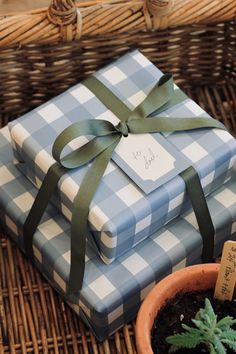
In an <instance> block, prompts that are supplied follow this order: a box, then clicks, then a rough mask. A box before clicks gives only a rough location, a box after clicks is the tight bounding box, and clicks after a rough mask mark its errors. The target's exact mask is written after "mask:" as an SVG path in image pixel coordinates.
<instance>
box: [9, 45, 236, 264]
mask: <svg viewBox="0 0 236 354" xmlns="http://www.w3.org/2000/svg"><path fill="white" fill-rule="evenodd" d="M158 80H159V81H158ZM170 81H171V79H170V76H168V75H167V76H164V77H161V73H160V71H159V70H158V69H157V68H155V67H154V66H153V65H152V64H151V63H150V62H149V61H148V60H147V59H146V58H145V57H144V56H143V55H142V54H141V53H139V52H138V51H134V52H132V53H129V54H127V55H125V56H124V57H122V58H121V59H119V60H118V61H117V62H115V63H113V64H111V65H110V66H108V67H106V68H105V69H102V70H101V71H99V72H98V73H97V74H96V75H95V77H91V78H89V79H87V80H86V81H84V82H83V83H82V84H79V85H77V86H76V87H74V88H72V89H70V90H69V91H67V92H66V93H65V94H63V95H61V96H59V97H57V98H56V99H54V100H53V101H52V102H49V103H47V104H45V105H43V106H41V107H40V108H38V109H36V110H35V111H33V112H31V113H29V114H27V115H26V116H24V117H22V118H20V119H19V120H18V121H16V122H13V123H11V125H10V129H11V136H12V139H13V147H14V152H15V157H16V158H17V160H18V162H19V163H18V165H19V167H20V168H21V171H23V172H24V173H25V174H26V175H27V176H28V177H29V178H30V179H31V180H32V181H33V183H35V185H37V186H39V185H40V184H41V182H42V180H44V185H43V188H41V189H44V194H42V196H41V204H42V201H43V200H45V199H46V198H47V194H49V190H52V189H54V187H55V186H56V185H57V182H58V181H59V188H58V189H59V202H58V201H57V202H56V203H57V205H58V204H59V207H60V208H61V210H62V212H63V213H64V215H66V216H67V217H68V219H70V218H71V213H72V211H73V208H74V204H75V205H76V200H77V192H78V190H79V192H78V194H79V200H80V206H79V209H78V210H77V209H75V211H73V213H74V215H75V216H74V220H75V222H73V218H72V235H73V233H76V232H78V233H81V234H82V235H79V236H80V237H79V238H78V239H79V240H81V239H82V238H83V240H84V241H83V245H80V247H78V250H77V251H76V252H77V258H78V255H79V257H83V252H82V251H81V250H82V249H83V248H84V247H85V235H84V234H85V233H86V232H87V231H86V225H87V213H88V220H89V222H90V227H91V234H92V235H93V236H94V244H95V245H96V247H97V248H98V250H99V253H100V254H101V256H102V258H103V260H106V261H107V262H109V261H112V260H114V259H115V258H116V257H118V256H119V255H121V254H123V253H124V252H126V251H127V249H130V248H131V247H133V246H134V245H135V244H137V243H139V242H140V241H141V240H143V239H144V238H146V237H147V236H149V235H150V234H152V233H153V232H155V231H156V230H158V229H159V228H160V227H162V226H163V225H164V224H166V223H168V222H169V220H171V219H173V218H175V217H177V216H178V215H179V214H180V212H181V211H183V210H185V209H186V208H187V206H188V203H187V202H188V200H187V198H185V193H184V192H185V185H184V183H183V180H182V179H181V178H180V176H181V177H182V178H183V179H184V181H185V183H187V182H186V178H185V177H184V174H183V172H184V171H186V168H187V167H189V166H191V165H193V166H194V167H195V169H196V170H197V172H198V174H199V176H200V178H201V183H202V185H203V188H204V192H205V194H209V193H210V192H211V191H213V190H214V189H216V188H217V187H218V186H219V185H220V184H222V183H224V182H225V181H226V180H229V179H230V178H231V172H232V166H233V162H234V160H235V154H236V143H235V140H234V139H233V137H232V136H231V135H230V134H229V133H227V132H226V131H224V130H222V128H223V127H222V125H221V124H220V123H219V122H216V121H215V120H213V119H211V118H210V117H208V116H207V115H206V113H205V112H204V111H202V110H201V109H200V107H198V106H197V105H196V104H195V103H194V102H192V101H191V100H190V99H188V98H187V97H186V96H185V95H184V94H183V93H182V92H181V91H180V90H179V89H178V88H177V87H175V90H174V86H173V84H172V85H169V84H170ZM172 91H173V95H172ZM172 96H173V97H172ZM145 97H146V98H145ZM122 101H124V103H122ZM140 102H141V103H140ZM149 116H151V117H150V118H148V119H146V117H149ZM117 117H119V119H120V123H118V122H119V119H118V118H117ZM155 117H158V118H155ZM173 117H174V118H173ZM89 118H96V119H91V120H89ZM191 118H193V119H191ZM86 119H88V121H86ZM101 119H103V120H101ZM104 119H105V120H108V121H109V120H110V121H115V123H116V125H113V124H112V123H109V122H107V121H104ZM173 119H174V121H175V122H174V127H173V124H172V123H173ZM157 120H158V127H157V126H156V123H157ZM189 120H190V123H189ZM117 121H118V122H117ZM71 123H73V124H72V125H71ZM117 123H118V124H117ZM204 127H208V128H209V127H212V128H214V127H217V128H219V129H210V130H208V129H203V128H204ZM195 128H201V129H200V130H198V131H195V130H193V129H195ZM64 129H65V131H64V132H63V133H61V132H62V131H63V130H64ZM173 130H175V131H177V132H175V133H172V131H173ZM180 131H181V132H180ZM157 132H158V133H157ZM167 132H169V133H167ZM60 133H61V134H60ZM129 133H132V134H129ZM137 133H138V134H140V133H141V134H142V138H140V137H139V138H138V139H139V140H138V143H139V145H141V146H142V144H143V145H145V144H151V143H152V144H153V140H155V141H156V144H158V143H159V145H161V144H162V145H163V147H164V150H165V154H166V155H163V156H168V159H169V160H171V161H172V160H173V161H174V163H173V161H172V165H171V166H172V167H171V168H170V169H169V170H168V169H167V171H165V168H166V166H165V167H164V165H163V164H161V163H160V160H159V154H158V153H157V154H156V153H154V152H153V149H155V148H156V146H155V144H154V148H153V145H147V153H145V154H144V153H143V151H142V149H143V147H142V148H141V149H140V148H138V149H137V140H136V142H135V141H134V138H132V139H133V140H132V141H133V144H134V145H132V144H131V145H130V140H129V139H130V138H128V139H127V142H123V145H122V147H120V145H121V144H119V147H118V148H119V151H118V150H117V149H116V150H115V152H116V154H115V157H114V156H113V151H114V149H115V147H116V146H117V144H118V142H120V138H121V137H122V136H127V135H128V134H129V135H133V134H137ZM143 133H155V134H153V135H152V136H153V137H154V139H153V140H152V138H151V135H150V134H143ZM160 133H162V134H160ZM58 134H60V135H59V138H57V135H58ZM81 135H82V136H83V138H85V136H86V135H95V136H96V138H95V139H94V140H93V141H92V142H89V143H88V144H86V145H85V146H83V147H81V148H78V145H77V146H73V139H74V138H76V137H77V136H81ZM163 136H164V137H165V138H163ZM56 138H57V139H56ZM62 138H63V139H62ZM55 139H56V141H55V143H54V145H53V149H52V143H53V141H54V140H55ZM147 139H148V140H147ZM150 139H151V140H152V141H151V142H150ZM68 144H69V145H70V146H71V147H72V152H71V150H69V155H65V156H64V157H62V158H61V152H62V150H63V149H64V147H65V146H66V145H68ZM135 144H136V145H135ZM133 146H135V148H134V147H133ZM124 147H126V150H127V151H128V152H129V151H130V153H131V155H132V157H133V160H134V161H135V164H137V165H138V163H139V165H140V155H141V157H143V158H144V161H145V164H143V165H144V166H145V167H144V170H145V168H146V169H149V168H150V169H149V171H150V170H151V167H152V168H153V166H154V167H155V163H156V170H155V171H154V172H153V174H154V175H158V173H159V172H158V171H162V172H163V171H164V172H166V174H164V172H163V175H162V176H160V178H159V179H158V180H157V181H154V182H155V183H156V182H158V183H159V184H158V183H157V184H155V183H154V182H153V181H151V182H150V178H149V179H148V178H146V180H145V181H141V182H140V174H141V173H143V171H142V170H141V172H140V171H138V173H137V171H132V168H131V172H130V166H129V163H130V165H131V167H132V164H133V165H134V163H133V161H132V160H131V159H130V157H129V158H128V157H127V153H126V152H125V148H124ZM144 148H145V147H144ZM67 153H68V151H67ZM51 154H52V155H53V158H52V155H51ZM161 155H162V154H160V156H161ZM68 156H69V157H68ZM111 156H112V158H113V159H114V161H115V162H116V164H118V166H119V167H121V169H122V170H123V171H124V172H125V174H124V173H123V172H122V171H121V169H119V168H118V167H117V166H115V165H114V164H113V163H110V164H109V165H108V169H107V170H106V171H105V176H104V178H103V179H102V182H101V183H100V184H99V182H100V178H101V176H102V175H103V172H104V170H105V169H106V166H107V164H108V162H109V160H110V158H111ZM94 157H95V161H94V162H93V163H92V167H91V168H90V170H89V171H88V172H86V170H87V168H88V166H87V165H86V164H88V163H89V162H91V161H92V160H93V158H94ZM168 159H167V160H168ZM137 160H138V162H137ZM55 161H60V163H61V165H62V166H61V167H62V168H58V166H56V168H55V166H54V164H55ZM127 161H128V162H127ZM153 161H155V163H154V162H153ZM158 161H159V165H158ZM84 165H85V166H84ZM166 165H167V164H166ZM64 167H66V168H74V167H80V168H79V169H77V170H76V171H74V172H72V173H70V174H69V176H68V174H66V176H64V177H63V178H61V177H62V175H63V174H64V173H65V172H66V170H64ZM95 167H96V168H95ZM135 169H136V166H134V170H135ZM51 170H52V172H53V173H51ZM55 170H56V171H55ZM135 172H136V175H135ZM46 173H47V176H48V175H49V176H50V178H48V179H47V178H46V181H45V174H46ZM126 174H127V175H128V176H130V177H131V180H130V179H129V178H128V177H127V176H126ZM51 175H52V176H51ZM84 175H85V178H84V179H83V180H82V178H83V177H84ZM146 175H148V174H147V173H146ZM179 175H180V176H179ZM133 176H134V177H133ZM148 176H149V177H150V174H149V175H148ZM151 177H153V175H151ZM53 178H54V179H53ZM187 178H188V176H187ZM87 180H90V183H88V181H87ZM132 180H133V181H135V182H136V184H137V185H138V186H139V187H140V188H141V190H140V189H139V188H138V187H137V185H135V183H134V182H133V181H132ZM53 181H54V182H53ZM84 181H85V183H84ZM160 181H161V182H160ZM144 182H145V183H144ZM198 185H199V189H198V190H200V189H201V185H200V183H199V181H198ZM97 186H98V188H97ZM195 186H196V183H195ZM187 189H188V186H187ZM95 191H96V193H95ZM200 192H201V190H200ZM200 192H199V193H200ZM94 193H95V196H94V199H93V200H92V203H91V206H90V211H87V208H88V206H89V204H90V202H88V200H89V201H90V200H91V199H92V197H93V194H94ZM195 194H196V193H195ZM85 195H87V197H86V198H87V199H86V198H85ZM199 195H200V194H199ZM190 197H191V195H190ZM201 198H202V196H201ZM201 198H200V197H199V199H201ZM83 199H86V201H85V202H84V203H81V201H82V200H83ZM197 199H198V198H195V200H197ZM202 199H204V197H203V198H202ZM41 204H40V203H38V204H37V203H36V207H35V210H36V212H37V210H38V209H40V205H41ZM111 205H112V208H111ZM200 209H201V204H198V205H196V207H195V213H196V210H200ZM36 212H35V213H34V215H33V217H31V220H30V222H29V223H28V225H27V226H28V229H31V230H34V229H36V226H37V225H34V226H33V224H32V222H31V221H32V220H35V219H37V217H36V214H37V213H36ZM206 214H207V212H206V213H205V215H206ZM72 215H73V214H72ZM77 215H79V216H81V215H83V217H82V216H81V218H80V224H78V225H81V219H83V220H85V222H86V224H85V225H83V227H78V228H77V230H78V231H76V230H74V232H73V225H77V222H76V221H77V220H76V219H78V217H77ZM26 224H27V222H26ZM205 224H208V225H210V222H209V220H208V221H207V219H206V221H205ZM202 225H203V227H204V221H203V222H202ZM74 228H75V227H74ZM200 229H201V227H200ZM210 233H211V235H212V236H214V235H213V234H214V230H213V227H212V230H211V232H210ZM26 234H27V230H26ZM32 235H33V233H31V236H30V237H31V239H32ZM90 238H91V237H90V236H89V239H90ZM209 242H210V241H209ZM31 243H32V240H31ZM76 247H77V243H76V242H74V243H73V238H72V252H74V253H75V251H74V249H75V248H76ZM31 248H32V247H31ZM31 253H32V249H31ZM80 253H81V254H80ZM73 259H76V257H75V256H73V253H72V260H73ZM72 263H73V262H72ZM74 263H75V262H74Z"/></svg>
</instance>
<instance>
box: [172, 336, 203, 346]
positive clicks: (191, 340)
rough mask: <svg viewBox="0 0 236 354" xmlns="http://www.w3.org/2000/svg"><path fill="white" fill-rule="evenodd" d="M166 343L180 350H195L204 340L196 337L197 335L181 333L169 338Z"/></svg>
mask: <svg viewBox="0 0 236 354" xmlns="http://www.w3.org/2000/svg"><path fill="white" fill-rule="evenodd" d="M166 341H167V343H168V344H172V345H174V346H176V347H178V348H195V347H196V346H197V345H198V344H200V343H201V342H202V338H201V337H199V336H196V335H195V333H193V334H192V333H180V334H176V335H174V336H169V337H167V338H166Z"/></svg>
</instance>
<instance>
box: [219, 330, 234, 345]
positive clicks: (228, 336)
mask: <svg viewBox="0 0 236 354" xmlns="http://www.w3.org/2000/svg"><path fill="white" fill-rule="evenodd" d="M220 338H221V340H222V341H223V340H224V339H228V340H232V341H235V342H236V330H234V329H231V328H229V329H227V330H226V331H224V332H222V334H221V336H220Z"/></svg>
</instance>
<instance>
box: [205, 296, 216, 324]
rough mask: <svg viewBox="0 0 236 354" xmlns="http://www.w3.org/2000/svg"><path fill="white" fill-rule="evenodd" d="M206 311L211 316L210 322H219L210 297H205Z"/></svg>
mask: <svg viewBox="0 0 236 354" xmlns="http://www.w3.org/2000/svg"><path fill="white" fill-rule="evenodd" d="M205 313H206V315H207V317H208V318H209V321H210V322H209V323H213V324H215V323H216V322H217V316H216V314H215V312H214V310H213V307H212V305H211V302H210V300H209V299H208V298H206V299H205Z"/></svg>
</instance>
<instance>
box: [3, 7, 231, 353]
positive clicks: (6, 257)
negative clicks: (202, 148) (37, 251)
mask: <svg viewBox="0 0 236 354" xmlns="http://www.w3.org/2000/svg"><path fill="white" fill-rule="evenodd" d="M77 9H79V11H77ZM235 11H236V0H224V1H221V0H200V1H198V2H197V1H195V0H175V2H172V1H170V2H168V1H165V0H146V1H144V0H142V1H141V0H140V1H131V0H130V1H124V0H123V1H122V0H110V1H99V0H97V1H95V0H92V1H84V2H81V3H80V4H79V5H78V6H75V5H74V3H73V2H72V1H70V0H67V1H66V0H61V1H59V0H57V1H56V0H54V1H52V3H51V5H50V7H49V9H42V10H37V11H32V12H29V13H26V14H22V13H21V14H10V15H9V16H8V15H7V16H4V17H3V16H2V18H1V17H0V125H4V124H6V123H7V122H8V121H9V120H10V119H13V118H15V117H16V116H18V115H21V114H22V113H24V112H26V111H28V110H30V109H32V108H33V107H35V106H38V105H39V104H41V103H43V102H45V101H46V100H48V99H49V98H51V97H53V96H55V95H57V94H59V93H60V92H62V91H64V90H65V89H66V88H68V87H69V86H72V85H73V84H75V83H77V82H78V81H80V80H81V79H82V78H83V77H85V76H86V75H88V74H90V73H92V72H94V71H95V70H97V68H99V67H101V66H102V65H104V64H106V63H107V62H108V61H110V60H113V59H115V58H117V57H119V56H120V55H121V54H123V53H125V52H126V51H127V50H129V49H131V48H139V49H140V50H142V52H143V53H144V54H145V55H146V56H147V57H148V58H149V59H151V60H152V61H153V62H154V63H155V64H156V65H157V66H158V67H159V68H160V69H162V70H163V71H165V72H166V71H169V72H173V73H174V76H175V80H176V81H177V82H178V83H179V84H180V85H181V86H182V87H183V88H184V89H185V90H186V93H187V94H188V95H189V96H191V97H192V98H193V99H194V100H195V101H197V102H199V103H200V105H201V106H202V107H203V108H205V110H206V111H208V112H209V113H210V114H212V115H213V116H214V117H216V118H218V119H220V120H222V121H223V122H224V123H225V124H226V126H227V127H228V128H229V129H230V130H231V132H233V133H234V134H236V82H235V81H236V80H235V75H236V74H235V68H236V36H235V34H236V22H235V21H234V17H235ZM2 353H7V354H8V353H11V354H12V353H14V354H15V353H16V354H18V353H23V354H26V353H36V354H37V353H40V354H41V353H43V354H46V353H51V354H54V353H62V354H67V353H73V354H74V353H75V354H82V353H84V354H92V353H94V354H114V353H117V354H136V349H135V342H134V325H133V324H129V325H126V326H124V327H123V328H122V329H121V330H119V331H117V332H116V333H115V334H114V335H113V336H111V337H110V338H109V339H108V340H106V341H104V342H103V343H99V342H97V341H96V339H95V338H94V337H93V335H92V334H91V332H90V331H88V330H87V329H86V328H85V327H84V325H83V324H82V323H81V322H80V320H79V319H78V317H77V316H76V315H75V314H74V313H73V312H72V310H70V309H69V307H68V306H66V305H65V304H64V303H63V301H62V300H61V299H60V296H58V295H57V294H56V293H55V292H54V291H53V290H52V288H51V287H50V286H49V285H48V284H47V282H46V281H45V280H44V279H43V277H42V276H41V275H40V274H39V273H38V272H37V270H36V269H35V268H34V267H33V266H32V265H31V264H30V263H29V262H28V261H27V260H26V259H25V257H24V256H23V255H22V253H21V252H20V251H19V250H18V249H17V248H16V246H15V245H14V243H12V242H11V241H10V240H9V239H8V238H7V237H6V235H4V234H3V233H1V232H0V354H2Z"/></svg>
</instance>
